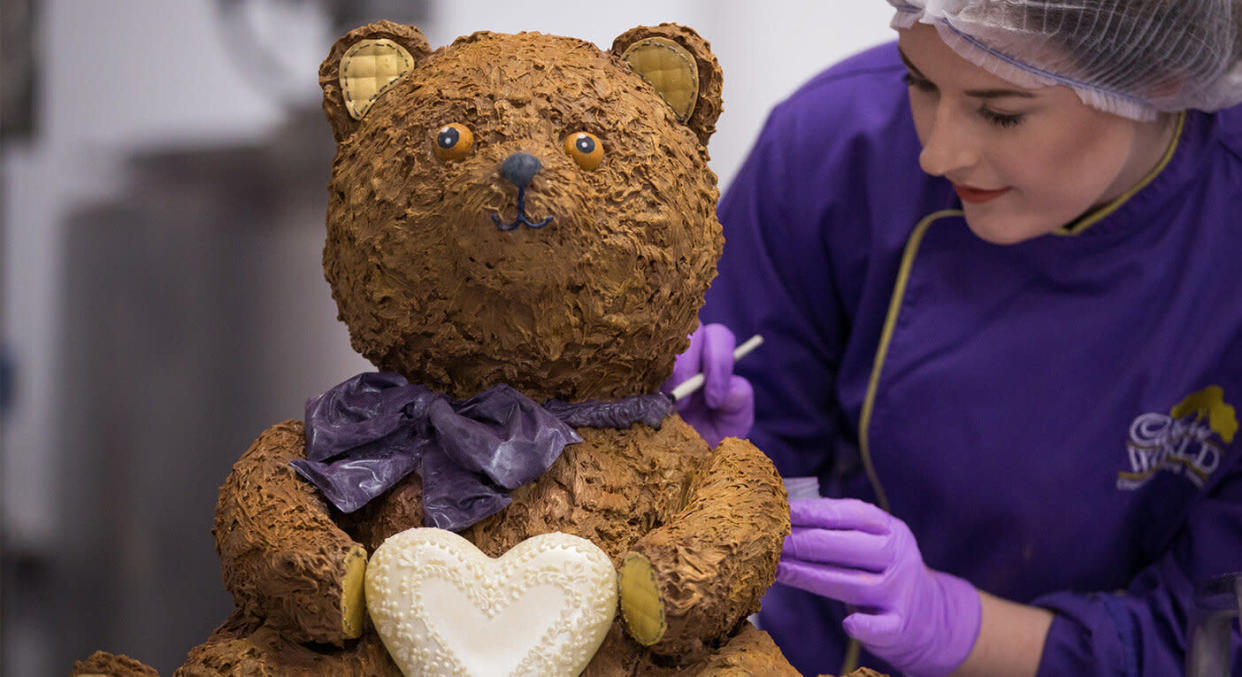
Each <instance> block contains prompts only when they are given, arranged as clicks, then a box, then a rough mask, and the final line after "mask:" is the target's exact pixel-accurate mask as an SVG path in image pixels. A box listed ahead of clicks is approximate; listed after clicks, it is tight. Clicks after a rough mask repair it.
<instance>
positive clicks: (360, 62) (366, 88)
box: [341, 38, 414, 120]
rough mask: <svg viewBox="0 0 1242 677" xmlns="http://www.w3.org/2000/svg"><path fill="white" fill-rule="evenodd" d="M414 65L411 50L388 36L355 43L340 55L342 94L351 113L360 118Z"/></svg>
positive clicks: (357, 118) (355, 117) (346, 107)
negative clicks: (407, 49)
mask: <svg viewBox="0 0 1242 677" xmlns="http://www.w3.org/2000/svg"><path fill="white" fill-rule="evenodd" d="M413 67H414V58H413V57H411V56H410V53H409V52H408V51H406V49H405V48H404V47H402V46H401V45H398V44H397V43H395V42H393V41H392V40H389V39H387V38H379V39H375V40H359V41H358V42H357V43H355V44H354V45H352V46H351V47H350V48H349V49H348V50H346V52H345V54H344V55H343V56H342V57H341V95H342V96H343V97H344V99H345V109H346V110H348V111H349V115H350V116H351V117H353V118H354V119H355V120H361V119H362V116H364V115H366V114H367V110H369V109H370V108H371V105H372V104H374V103H375V101H376V99H378V98H379V97H380V95H381V94H383V93H384V92H385V91H386V90H387V89H388V88H389V87H390V86H392V83H394V82H396V81H397V80H399V79H401V76H403V75H405V74H406V73H408V72H410V69H412V68H413Z"/></svg>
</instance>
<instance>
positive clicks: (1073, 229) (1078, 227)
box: [1052, 112, 1186, 237]
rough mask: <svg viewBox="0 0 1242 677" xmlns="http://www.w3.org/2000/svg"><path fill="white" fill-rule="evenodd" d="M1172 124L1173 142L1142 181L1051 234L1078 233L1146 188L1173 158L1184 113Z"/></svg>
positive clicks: (1070, 235) (1072, 234)
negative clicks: (1173, 125) (1173, 126)
mask: <svg viewBox="0 0 1242 677" xmlns="http://www.w3.org/2000/svg"><path fill="white" fill-rule="evenodd" d="M1174 124H1175V125H1176V127H1175V128H1174V129H1173V142H1172V143H1170V144H1169V147H1168V148H1166V149H1165V151H1164V155H1163V156H1161V158H1160V162H1157V163H1156V166H1155V167H1153V168H1152V170H1151V171H1150V172H1147V176H1144V177H1143V180H1142V181H1139V182H1138V183H1136V184H1135V185H1134V187H1133V188H1131V189H1130V190H1127V191H1126V192H1124V193H1122V194H1121V195H1118V196H1117V197H1116V198H1114V199H1113V201H1112V202H1109V203H1108V204H1106V205H1104V206H1103V207H1100V208H1099V209H1097V210H1095V211H1093V212H1091V213H1089V214H1087V215H1086V216H1084V217H1082V218H1081V219H1079V220H1077V221H1076V222H1074V223H1071V224H1069V225H1065V226H1061V227H1060V228H1057V229H1056V230H1054V231H1052V234H1053V235H1060V236H1062V237H1072V236H1074V235H1078V234H1079V233H1081V232H1083V231H1084V230H1086V229H1088V228H1090V227H1091V226H1094V225H1095V224H1097V223H1099V222H1100V221H1101V220H1103V219H1104V217H1106V216H1108V215H1109V214H1112V213H1113V212H1115V211H1117V209H1118V208H1120V207H1121V205H1123V204H1125V203H1126V202H1127V201H1129V199H1130V198H1132V197H1134V196H1135V194H1137V193H1138V192H1139V191H1140V190H1143V189H1144V188H1146V187H1147V184H1149V183H1151V182H1152V181H1153V180H1154V179H1155V178H1156V177H1157V176H1159V175H1160V172H1163V171H1164V168H1165V167H1166V166H1168V164H1169V160H1172V159H1173V153H1175V152H1176V151H1177V146H1178V144H1179V143H1180V142H1181V140H1182V130H1183V129H1184V128H1185V127H1186V113H1185V112H1181V113H1178V114H1177V122H1176V123H1174Z"/></svg>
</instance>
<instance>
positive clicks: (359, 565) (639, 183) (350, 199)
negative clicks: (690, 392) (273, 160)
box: [178, 22, 797, 675]
mask: <svg viewBox="0 0 1242 677" xmlns="http://www.w3.org/2000/svg"><path fill="white" fill-rule="evenodd" d="M319 76H320V83H321V85H322V87H323V91H324V103H323V106H324V110H325V112H326V113H327V117H328V120H329V122H330V123H331V125H332V129H333V131H334V133H335V136H336V139H337V141H338V142H339V147H338V151H337V156H336V159H335V162H334V163H333V170H332V179H331V183H330V186H329V191H330V205H329V207H328V216H327V230H328V235H327V244H326V247H325V250H324V267H325V270H326V274H327V278H328V281H329V282H330V283H331V286H332V290H333V296H334V298H335V299H336V302H337V304H338V307H339V309H340V317H341V319H342V320H343V321H344V322H345V323H346V324H347V325H348V327H349V329H350V335H351V339H352V343H353V346H354V348H355V349H356V350H358V351H359V352H360V353H361V354H362V355H364V356H365V357H367V358H368V359H370V360H371V362H373V363H374V364H375V365H376V366H377V367H379V368H380V369H381V370H383V373H380V374H368V375H363V376H360V377H357V378H355V379H352V380H351V381H348V382H346V383H344V384H342V385H341V386H338V387H337V388H334V389H333V390H331V391H329V392H328V393H325V394H324V395H322V396H320V397H319V398H317V399H315V400H312V402H311V403H310V404H309V405H308V419H307V423H306V426H307V427H305V428H304V424H303V423H302V422H296V421H287V422H284V423H281V424H278V425H276V426H274V427H272V428H271V429H269V430H267V431H266V432H264V433H263V434H262V435H261V436H260V437H259V439H258V440H257V441H256V442H255V443H254V445H253V446H252V447H251V448H250V449H249V450H248V451H247V452H246V453H245V454H244V455H243V456H242V458H241V459H240V460H239V461H238V462H237V464H236V465H235V466H234V468H233V472H232V474H231V475H230V476H229V478H228V480H227V481H226V482H225V484H224V486H223V487H221V489H220V496H219V502H218V504H217V514H216V526H215V529H214V534H215V538H216V545H217V550H218V552H219V554H220V558H221V561H222V567H223V571H224V578H225V583H226V585H227V587H228V589H229V590H230V591H231V592H232V594H233V596H234V599H235V600H236V604H237V609H236V611H235V613H234V614H233V615H232V616H231V617H230V618H229V619H228V620H227V621H226V622H225V623H224V624H223V625H222V626H221V627H220V628H218V629H217V630H216V631H215V633H214V634H213V635H212V636H211V638H210V639H209V640H208V641H207V642H206V643H205V644H203V645H201V646H199V647H196V648H195V649H193V650H191V652H190V654H189V658H188V662H187V663H186V664H185V665H184V666H183V667H182V668H181V669H180V670H179V671H178V674H181V675H204V674H221V673H234V674H272V675H291V674H325V675H326V674H332V675H353V674H356V675H364V674H365V675H377V674H378V675H383V674H394V675H395V674H399V669H398V667H397V665H396V664H395V663H394V662H393V660H392V658H391V657H390V656H389V655H388V653H387V652H386V650H385V646H384V644H383V643H382V642H381V640H380V638H379V637H378V636H377V632H376V630H375V629H374V627H372V624H371V622H370V620H369V618H368V616H367V614H366V604H367V603H368V601H369V600H368V601H364V593H363V589H364V588H363V581H364V578H365V576H366V569H367V557H368V553H371V552H374V551H375V550H376V548H378V547H379V546H380V545H381V544H382V543H384V541H385V540H386V539H388V538H389V537H390V536H393V535H394V534H397V533H399V532H403V531H404V530H406V529H409V528H411V527H421V526H424V525H425V524H426V525H431V526H445V527H448V528H451V529H453V530H455V531H458V532H459V533H460V534H461V535H462V536H464V537H465V538H466V539H468V540H469V541H470V542H471V543H473V544H474V545H475V546H477V547H478V548H479V549H480V550H482V551H483V552H484V553H486V554H487V555H488V556H491V557H497V556H500V555H501V554H503V553H505V552H506V551H508V550H510V549H511V548H513V547H514V546H516V545H517V544H519V543H520V542H522V541H524V540H526V539H528V538H531V537H534V536H537V535H540V534H546V533H550V532H563V533H567V534H572V535H574V536H579V537H582V538H584V539H587V540H589V541H591V542H592V543H594V544H595V546H598V548H599V549H600V550H602V551H603V553H606V555H607V559H610V560H611V566H612V567H617V568H618V569H620V575H619V577H618V579H619V581H620V583H619V592H617V593H616V594H618V595H619V598H620V602H621V604H620V606H621V608H622V611H623V612H624V613H621V614H618V615H617V616H616V619H615V620H614V621H613V622H612V624H611V626H606V627H608V628H609V629H608V630H607V634H606V635H605V636H604V639H603V640H602V644H601V645H600V647H599V649H598V651H597V652H596V653H595V654H594V657H593V658H592V659H590V664H589V665H588V666H587V667H586V670H585V672H584V673H583V674H589V675H623V674H624V675H632V674H701V673H704V672H713V671H716V670H737V671H739V672H741V673H751V674H763V675H781V674H791V675H794V674H797V673H796V672H795V671H794V670H793V669H792V668H791V667H790V666H789V664H788V663H787V662H786V660H785V659H784V657H783V656H782V654H781V653H780V651H779V649H777V647H776V646H775V644H774V643H773V642H772V641H771V639H770V638H769V637H768V636H767V634H766V633H763V632H761V631H759V630H757V629H756V628H754V627H753V626H751V625H750V624H749V623H748V622H747V620H746V618H747V616H748V615H749V614H751V613H753V612H755V611H756V610H757V609H758V606H759V598H760V596H761V595H762V594H763V592H764V591H765V589H766V588H767V587H768V586H769V585H770V584H771V583H772V581H773V578H774V576H775V569H776V562H777V558H778V556H779V553H780V548H781V543H782V540H783V538H784V536H785V534H786V533H787V532H788V531H789V521H788V508H787V505H786V502H785V493H784V489H783V487H782V485H781V482H780V479H779V477H778V476H777V474H776V472H775V470H774V469H773V467H772V464H771V463H770V462H769V461H768V460H767V458H766V457H765V456H764V455H763V454H762V453H761V452H760V451H759V450H758V449H756V448H755V447H754V446H752V445H751V444H749V443H748V442H745V441H742V440H738V439H727V440H725V441H724V442H722V443H721V444H720V445H719V446H718V447H717V448H715V449H712V448H710V447H709V446H708V444H707V443H706V442H705V441H703V439H702V438H701V437H699V435H698V434H696V433H695V432H694V430H693V429H691V428H690V427H689V426H688V425H686V424H685V423H684V422H683V421H682V420H681V419H680V417H678V416H677V415H676V414H675V413H672V409H671V405H670V404H669V402H668V401H667V399H666V398H665V397H664V396H663V395H659V394H658V393H657V389H658V387H659V386H660V384H661V382H662V381H663V380H664V379H665V378H667V377H668V375H669V374H670V373H671V371H672V362H673V358H674V356H675V355H676V354H677V353H678V352H679V351H681V350H684V349H685V348H686V347H687V345H688V344H687V338H686V337H687V335H688V334H689V333H690V332H691V331H692V330H693V329H694V327H695V324H696V313H697V310H698V307H699V305H700V304H701V303H702V300H703V295H704V293H705V291H706V289H707V286H708V283H709V282H710V280H711V278H712V277H713V276H714V275H715V261H716V259H717V258H718V256H719V254H720V250H721V247H722V244H723V239H722V236H721V231H720V225H719V223H718V222H717V220H716V217H715V206H716V204H715V203H716V197H717V194H718V193H717V190H716V187H715V175H714V174H713V173H712V172H711V170H710V169H708V166H707V150H706V148H705V144H706V143H707V139H708V137H709V136H711V134H712V132H713V131H714V123H715V120H716V117H717V115H718V114H719V111H720V82H721V75H720V68H719V65H718V64H717V62H716V59H715V57H714V56H713V55H712V54H711V52H710V50H709V47H708V45H707V43H706V42H705V41H704V40H703V39H702V38H700V37H699V36H698V35H697V34H695V33H694V32H693V31H691V30H689V29H687V28H683V27H680V26H675V25H668V24H666V25H661V26H657V27H639V28H635V29H632V30H630V31H628V32H626V33H625V34H623V35H621V36H620V37H618V38H617V39H616V41H615V42H614V44H613V46H612V50H611V51H610V52H604V51H601V50H600V49H599V48H597V47H596V46H594V45H592V44H590V43H588V42H584V41H582V40H576V39H571V38H565V37H556V36H548V35H541V34H538V33H521V34H518V35H500V34H494V33H487V32H481V33H475V34H474V35H470V36H467V37H462V38H459V39H458V40H456V41H455V42H454V43H453V44H452V45H449V46H447V47H444V48H441V49H439V50H436V51H434V52H433V51H431V50H430V49H429V47H428V46H427V42H426V40H425V39H424V38H423V35H422V34H421V33H420V32H419V31H418V29H416V28H414V27H410V26H402V25H397V24H393V23H389V22H379V23H375V24H371V25H368V26H364V27H362V28H359V29H356V30H354V31H351V32H350V33H348V34H347V35H345V36H344V37H342V38H341V39H340V40H338V41H337V42H336V44H335V45H333V47H332V49H331V52H330V54H329V56H328V58H327V60H326V61H324V63H323V66H322V67H321V68H320V72H319ZM535 403H538V404H535ZM545 404H546V406H545ZM496 411H501V412H509V414H512V413H513V412H519V413H518V414H516V415H517V416H518V417H519V419H520V420H519V422H518V423H516V424H515V425H514V426H513V428H514V429H507V430H505V431H501V432H496V428H495V426H493V424H494V423H496V421H497V420H499V418H503V417H504V416H506V415H508V414H504V413H496ZM489 412H490V413H489ZM471 416H473V417H474V418H473V419H471V418H470V417H471ZM479 421H483V422H484V423H483V424H480V423H479ZM480 426H482V427H480ZM531 426H533V427H531ZM480 430H481V431H482V433H480V432H479V431H480ZM531 430H534V431H535V432H531ZM476 433H479V434H477V435H476ZM472 435H473V436H472ZM481 438H486V439H484V440H483V441H482V442H480V441H479V440H480V439H481ZM579 440H580V441H579ZM475 442H478V443H479V444H480V445H482V446H483V447H486V448H485V449H474V448H472V447H471V446H470V445H471V444H474V443H475ZM515 449H517V450H521V453H520V454H517V453H516V452H515V451H514V450H515ZM476 452H477V453H478V454H479V456H476V455H475V454H476ZM489 454H490V455H489ZM515 454H516V455H515ZM519 457H520V458H519ZM532 457H533V458H534V460H531V459H532ZM463 458H464V459H465V460H463ZM472 463H473V464H474V465H471V464H472ZM514 478H517V479H514ZM510 479H514V481H512V482H509V480H510ZM610 613H611V612H610ZM605 622H607V621H605ZM588 655H589V654H588ZM447 671H448V672H452V670H447Z"/></svg>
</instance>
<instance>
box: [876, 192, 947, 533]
mask: <svg viewBox="0 0 1242 677" xmlns="http://www.w3.org/2000/svg"><path fill="white" fill-rule="evenodd" d="M962 215H963V212H962V210H960V209H944V210H941V211H938V212H934V213H932V214H929V215H927V216H925V217H923V220H922V221H919V223H918V225H917V226H915V227H914V231H913V232H911V233H910V239H909V240H907V241H906V249H905V251H904V252H903V253H902V255H901V267H900V268H899V269H898V270H897V284H896V285H895V286H894V287H893V296H892V298H891V299H890V300H889V302H888V315H886V316H885V317H884V330H883V331H882V332H881V333H880V345H879V346H877V347H876V350H875V362H874V363H873V364H872V366H871V380H870V381H868V383H867V396H866V399H864V400H863V408H862V416H861V417H860V418H859V421H858V448H859V451H860V452H861V454H862V461H863V467H865V468H866V470H867V479H869V480H870V481H871V488H872V489H874V490H875V495H876V499H877V501H878V502H879V504H880V507H881V508H883V509H884V510H885V512H888V509H889V507H888V496H886V495H885V494H884V487H882V486H880V478H879V476H877V475H876V474H875V465H874V464H872V462H871V445H870V443H869V441H868V439H867V438H868V437H869V435H868V432H869V428H870V426H871V412H872V410H874V409H875V391H876V387H877V386H878V385H879V383H880V370H881V369H883V368H884V358H885V357H886V356H887V355H888V344H889V343H890V342H891V341H892V340H893V331H894V329H895V328H896V326H897V314H898V312H899V311H900V310H901V299H902V297H903V296H904V295H905V293H906V283H907V282H909V280H910V269H911V268H913V267H914V257H915V254H917V253H918V250H919V244H921V243H922V241H923V235H924V234H925V233H926V232H927V228H928V226H930V225H931V224H932V222H933V221H936V220H937V219H942V218H945V217H949V216H962Z"/></svg>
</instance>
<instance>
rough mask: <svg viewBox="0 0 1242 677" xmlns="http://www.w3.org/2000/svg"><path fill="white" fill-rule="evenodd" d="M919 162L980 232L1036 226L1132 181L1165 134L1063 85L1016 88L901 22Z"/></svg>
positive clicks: (1023, 234)
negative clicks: (949, 190)
mask: <svg viewBox="0 0 1242 677" xmlns="http://www.w3.org/2000/svg"><path fill="white" fill-rule="evenodd" d="M898 47H899V48H900V50H901V53H902V57H903V59H904V60H905V62H906V67H907V69H908V70H909V73H908V75H907V77H908V82H909V85H910V108H911V111H912V113H913V115H914V126H915V129H916V130H917V131H918V136H919V141H920V142H921V143H922V144H923V152H922V154H920V155H919V164H920V165H921V166H922V168H923V171H925V172H927V173H928V174H931V175H933V176H943V177H945V178H947V179H948V180H949V181H951V182H952V183H953V185H954V188H955V189H956V190H957V193H958V195H959V197H961V199H962V207H963V209H964V210H965V213H966V222H967V223H968V224H969V225H970V228H971V230H973V231H974V232H975V234H976V235H978V236H979V237H980V238H982V239H984V240H987V241H988V242H992V243H995V244H1013V243H1015V242H1021V241H1023V240H1028V239H1030V238H1033V237H1038V236H1040V235H1045V234H1047V233H1050V232H1052V231H1054V230H1056V229H1057V228H1059V227H1061V226H1063V225H1065V224H1068V223H1070V222H1072V221H1073V220H1074V219H1076V218H1078V217H1079V216H1081V215H1082V214H1083V213H1085V212H1087V211H1089V210H1090V209H1091V208H1092V207H1095V206H1098V205H1101V204H1104V203H1106V202H1108V201H1110V200H1112V199H1113V198H1115V197H1117V196H1119V195H1121V194H1122V193H1123V192H1125V191H1126V190H1127V189H1129V188H1131V187H1133V186H1134V185H1135V184H1137V183H1138V182H1139V181H1140V180H1142V178H1143V177H1144V176H1145V175H1146V174H1147V173H1148V172H1149V171H1150V170H1151V169H1152V168H1153V167H1154V166H1155V165H1156V163H1157V162H1158V161H1159V159H1160V157H1161V156H1162V155H1163V153H1164V151H1165V149H1166V147H1167V145H1168V143H1169V136H1170V135H1171V126H1170V125H1167V124H1164V122H1166V120H1164V119H1161V120H1158V121H1154V122H1137V121H1134V120H1130V119H1128V118H1122V117H1119V116H1116V115H1111V114H1109V113H1104V112H1102V111H1099V110H1097V109H1095V108H1091V107H1089V106H1087V105H1085V104H1083V103H1082V101H1081V100H1079V98H1078V95H1077V94H1075V93H1074V91H1073V90H1071V89H1069V88H1068V87H1059V86H1058V87H1041V88H1039V89H1023V88H1021V87H1018V86H1016V85H1014V84H1012V83H1010V82H1008V81H1007V80H1003V79H1001V78H999V77H997V76H995V75H993V74H991V73H989V72H987V71H985V70H983V69H982V68H979V67H978V66H975V65H974V64H972V63H970V62H969V61H966V60H965V59H963V58H962V57H960V56H958V55H957V53H956V52H954V51H953V50H952V49H950V48H949V46H948V45H946V44H945V43H944V42H943V41H942V40H941V39H940V36H939V34H938V33H937V32H936V29H935V28H933V27H931V26H928V25H925V24H916V25H915V26H914V27H912V28H910V29H908V30H902V31H900V38H899V39H898Z"/></svg>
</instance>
